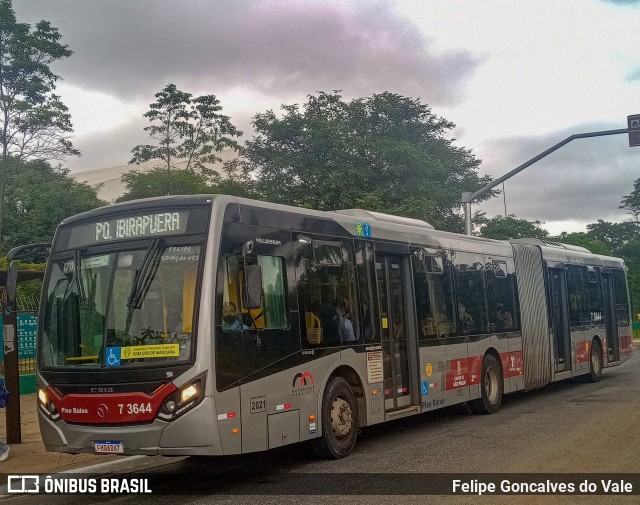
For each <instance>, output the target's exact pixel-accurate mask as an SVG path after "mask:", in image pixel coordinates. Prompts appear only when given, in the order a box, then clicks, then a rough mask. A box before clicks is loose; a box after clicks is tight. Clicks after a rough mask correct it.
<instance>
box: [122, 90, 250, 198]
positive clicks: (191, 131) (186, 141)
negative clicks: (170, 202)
mask: <svg viewBox="0 0 640 505" xmlns="http://www.w3.org/2000/svg"><path fill="white" fill-rule="evenodd" d="M155 97H156V101H155V102H154V103H152V104H150V105H149V107H150V110H149V111H148V112H146V113H145V114H144V117H146V118H147V119H148V120H149V122H150V123H151V125H150V126H146V127H145V128H144V130H145V131H146V132H148V133H149V135H150V137H151V138H152V139H153V140H155V141H156V142H157V145H150V144H144V145H142V144H141V145H137V146H135V147H134V148H133V149H132V151H131V152H132V154H133V157H132V158H131V161H130V162H129V163H136V164H140V163H143V162H145V161H149V160H158V161H159V162H160V163H159V164H158V165H157V166H155V167H154V168H156V169H158V170H160V169H163V170H164V171H165V172H166V174H167V177H166V178H165V179H164V181H165V184H166V187H165V188H164V190H162V191H161V192H160V194H163V195H172V194H176V193H175V192H176V191H177V190H180V189H181V187H180V184H181V183H184V182H185V181H184V180H182V181H180V180H178V181H176V179H174V178H173V177H172V175H173V173H174V172H176V171H178V170H186V171H190V172H196V171H197V172H199V173H201V174H203V175H204V176H206V177H209V176H211V175H212V174H213V171H212V170H211V169H210V168H209V167H207V164H211V163H216V162H220V161H221V160H220V158H219V157H218V156H217V155H216V153H219V152H220V151H222V150H223V149H224V148H232V149H236V150H239V149H240V146H239V145H238V143H237V142H236V141H235V140H234V139H233V137H239V136H241V135H242V132H240V131H238V130H237V129H236V128H235V126H233V125H232V124H231V121H230V120H229V117H228V116H224V115H222V114H220V113H219V112H220V111H221V110H222V107H221V106H220V102H219V100H218V99H217V98H216V97H215V95H202V96H199V97H197V98H193V96H192V95H191V94H190V93H185V92H183V91H180V90H179V89H178V88H177V87H176V85H175V84H167V85H166V86H165V87H164V89H162V90H161V91H160V92H158V93H156V95H155ZM178 162H184V163H185V167H184V168H182V169H181V168H179V167H178V165H177V163H178ZM157 173H158V172H156V175H157ZM125 175H126V174H125ZM191 180H192V181H193V180H194V179H193V178H191ZM123 182H125V184H126V180H125V179H124V178H123ZM130 182H131V178H130ZM156 182H159V179H157V178H156ZM174 183H175V184H177V186H176V187H174ZM154 196H158V195H154Z"/></svg>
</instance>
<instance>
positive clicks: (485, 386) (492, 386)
mask: <svg viewBox="0 0 640 505" xmlns="http://www.w3.org/2000/svg"><path fill="white" fill-rule="evenodd" d="M503 392H504V380H503V378H502V368H501V367H500V363H499V362H498V360H497V359H496V358H495V356H493V355H491V354H487V355H486V356H485V357H484V359H483V360H482V374H481V376H480V398H478V399H477V400H473V401H471V402H469V406H470V407H471V410H472V411H473V412H475V413H476V414H495V413H496V412H498V410H500V405H502V393H503Z"/></svg>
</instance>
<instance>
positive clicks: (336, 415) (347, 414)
mask: <svg viewBox="0 0 640 505" xmlns="http://www.w3.org/2000/svg"><path fill="white" fill-rule="evenodd" d="M352 424H353V418H352V412H351V406H350V405H349V403H348V402H346V401H344V400H343V399H342V398H335V399H334V400H333V403H332V404H331V427H332V428H333V432H334V433H335V434H336V436H337V437H344V436H346V435H348V434H349V432H350V431H351V426H352Z"/></svg>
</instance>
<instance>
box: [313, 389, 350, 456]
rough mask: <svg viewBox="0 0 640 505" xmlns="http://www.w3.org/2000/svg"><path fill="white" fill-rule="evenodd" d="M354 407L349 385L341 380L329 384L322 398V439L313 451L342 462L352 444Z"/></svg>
mask: <svg viewBox="0 0 640 505" xmlns="http://www.w3.org/2000/svg"><path fill="white" fill-rule="evenodd" d="M357 436H358V403H357V402H356V397H355V395H354V394H353V391H352V390H351V386H350V385H349V383H348V382H347V381H346V380H344V379H343V378H342V377H333V378H331V379H330V380H329V383H328V384H327V388H326V389H325V392H324V396H323V398H322V438H319V439H317V440H316V441H315V442H316V451H317V452H318V454H320V455H321V456H323V457H327V458H335V459H338V458H344V457H345V456H348V455H349V454H350V453H351V451H352V450H353V447H354V446H355V444H356V438H357Z"/></svg>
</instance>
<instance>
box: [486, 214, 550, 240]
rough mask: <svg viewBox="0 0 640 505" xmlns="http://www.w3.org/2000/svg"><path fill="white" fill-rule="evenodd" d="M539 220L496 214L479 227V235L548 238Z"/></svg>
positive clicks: (502, 237) (501, 238) (500, 237)
mask: <svg viewBox="0 0 640 505" xmlns="http://www.w3.org/2000/svg"><path fill="white" fill-rule="evenodd" d="M542 224H543V223H542V222H541V221H528V220H526V219H518V218H517V217H516V216H515V215H513V214H510V215H509V216H507V217H504V216H496V217H494V218H491V219H488V220H486V221H485V223H484V224H483V225H481V227H480V235H481V236H482V237H486V238H493V239H496V240H509V239H516V238H537V239H540V240H546V239H548V238H549V232H547V230H545V229H543V228H542V227H541V225H542Z"/></svg>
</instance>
